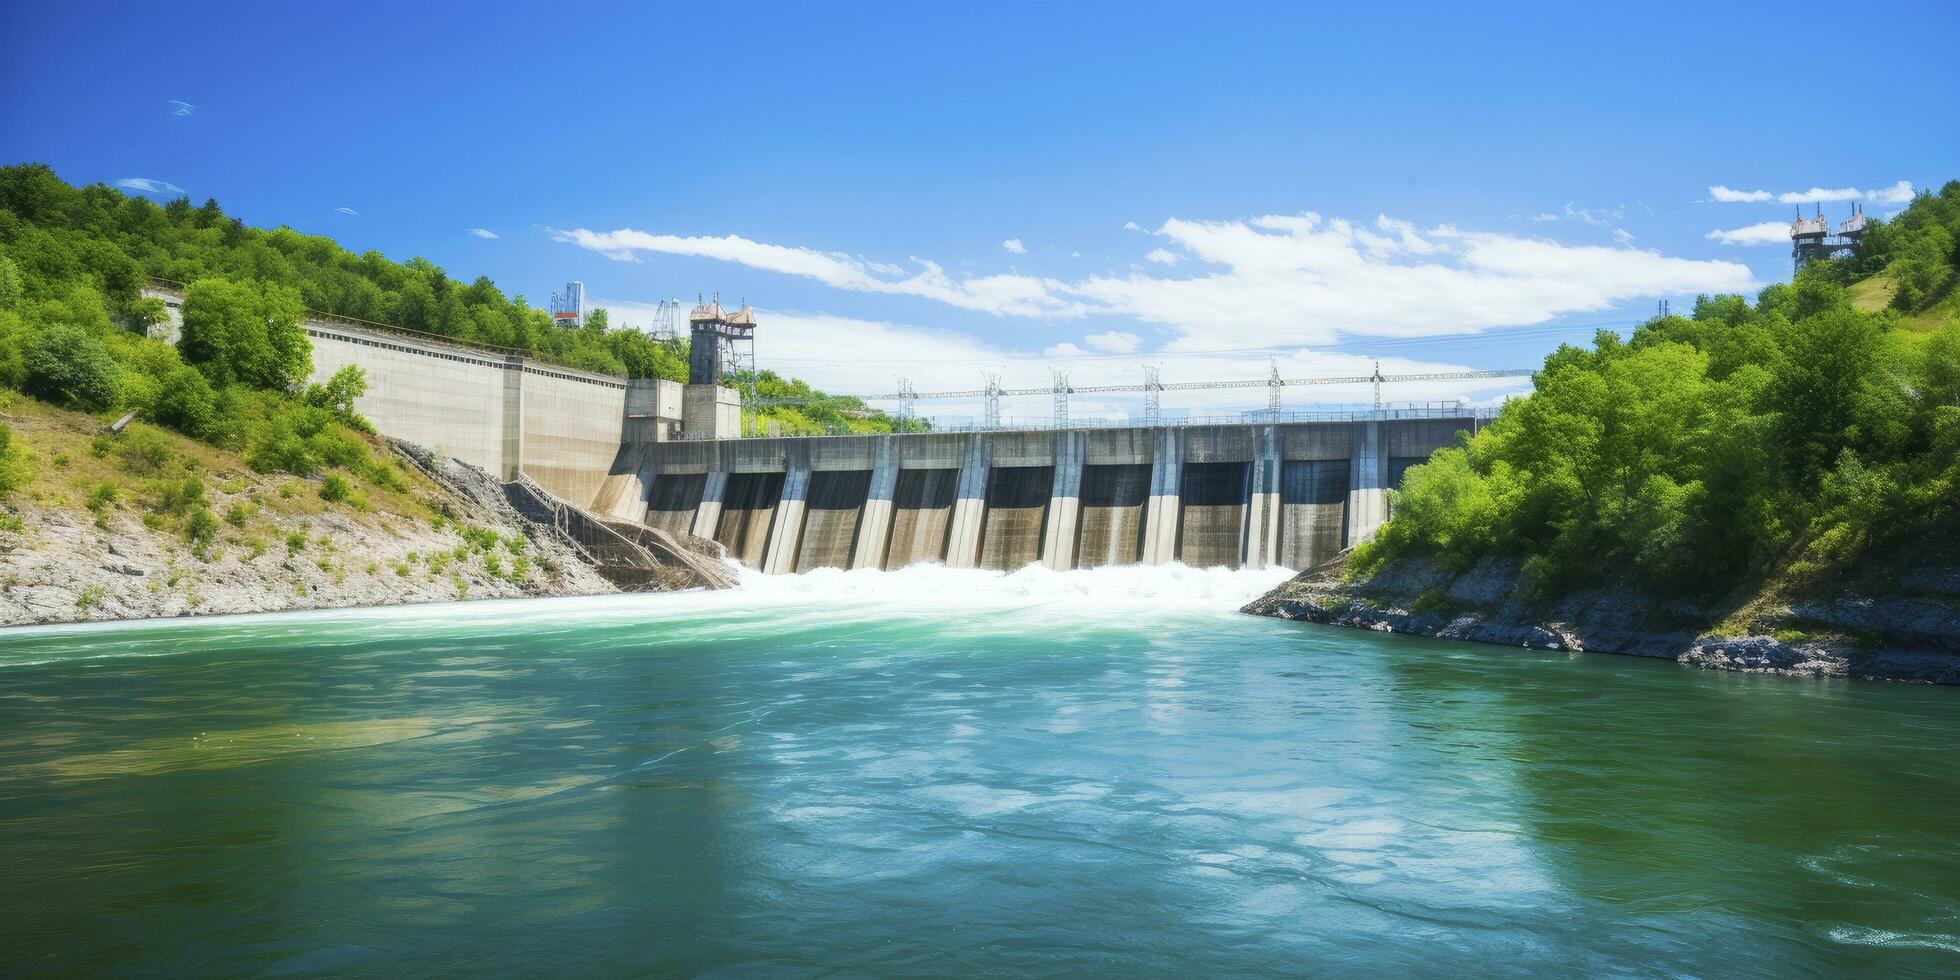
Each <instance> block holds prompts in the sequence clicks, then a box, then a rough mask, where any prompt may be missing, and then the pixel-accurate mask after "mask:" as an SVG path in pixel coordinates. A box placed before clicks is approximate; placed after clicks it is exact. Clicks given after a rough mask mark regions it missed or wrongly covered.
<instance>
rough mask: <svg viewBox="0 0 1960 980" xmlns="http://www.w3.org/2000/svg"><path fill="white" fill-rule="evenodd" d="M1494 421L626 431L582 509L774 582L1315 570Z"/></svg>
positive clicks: (1444, 416)
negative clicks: (838, 575)
mask: <svg viewBox="0 0 1960 980" xmlns="http://www.w3.org/2000/svg"><path fill="white" fill-rule="evenodd" d="M1484 420H1485V416H1484V415H1481V414H1479V413H1477V412H1475V411H1472V410H1469V409H1461V410H1457V411H1448V410H1441V409H1410V410H1404V409H1385V410H1377V411H1374V412H1360V413H1354V415H1353V416H1351V417H1349V418H1345V419H1330V420H1327V421H1307V422H1278V423H1267V422H1247V423H1243V424H1226V425H1197V426H1189V427H1172V426H1137V427H1129V428H1089V429H1058V430H1021V431H1016V430H1002V431H991V432H971V433H964V432H963V433H945V432H924V433H895V434H890V435H865V436H802V437H780V438H760V439H723V440H679V441H661V442H654V443H627V444H625V445H622V446H621V447H620V450H619V453H618V455H617V457H616V458H615V461H614V465H613V468H612V471H611V473H610V474H609V475H608V476H607V477H606V478H605V480H604V482H603V484H602V486H601V488H600V490H599V492H598V493H597V494H596V495H595V497H594V498H593V501H592V503H591V506H592V507H593V509H594V510H595V511H596V512H598V513H599V515H600V516H601V517H604V518H607V519H610V520H615V521H625V522H630V523H640V524H645V525H647V526H650V527H657V528H661V529H663V530H666V531H668V532H670V533H691V534H693V535H696V536H698V537H703V538H712V539H714V540H715V541H717V542H719V543H720V544H721V545H722V546H723V547H724V548H726V549H727V552H728V554H729V556H730V557H731V558H733V559H735V560H737V561H739V562H741V563H742V564H744V565H747V566H749V567H751V568H754V569H757V570H759V571H762V572H764V573H767V574H790V573H797V572H807V571H810V570H813V569H817V568H839V569H858V568H877V569H886V570H892V569H898V568H903V567H906V566H908V565H916V564H925V563H943V564H945V565H947V566H950V567H953V568H986V569H995V570H1012V569H1016V568H1021V567H1024V566H1027V565H1034V564H1040V565H1043V566H1046V567H1048V568H1052V569H1055V570H1058V571H1065V570H1069V569H1075V568H1098V567H1104V566H1119V565H1164V564H1169V563H1172V562H1182V563H1184V564H1187V565H1193V566H1197V567H1225V568H1266V567H1275V566H1283V567H1287V568H1306V567H1311V566H1313V565H1317V564H1319V563H1321V562H1324V561H1326V560H1328V559H1330V558H1333V557H1334V556H1335V555H1337V554H1338V553H1340V552H1341V551H1343V550H1345V549H1347V548H1351V547H1353V546H1354V545H1356V544H1358V543H1360V542H1361V541H1364V540H1366V539H1367V538H1368V537H1369V536H1371V535H1372V534H1373V533H1374V532H1375V530H1376V529H1377V528H1379V527H1380V526H1381V524H1382V523H1383V522H1384V521H1386V520H1387V517H1388V492H1389V491H1390V490H1392V489H1394V488H1396V487H1397V486H1399V485H1400V483H1401V478H1402V475H1403V473H1404V472H1405V471H1406V470H1407V469H1408V468H1409V466H1410V465H1413V464H1414V463H1416V462H1420V461H1421V460H1423V459H1426V458H1428V456H1429V454H1430V453H1432V452H1434V451H1435V450H1437V449H1439V448H1442V447H1444V446H1449V445H1453V444H1454V443H1455V442H1456V440H1457V438H1458V435H1459V434H1460V433H1470V432H1474V431H1475V429H1476V428H1477V427H1478V426H1479V425H1481V424H1482V423H1483V421H1484Z"/></svg>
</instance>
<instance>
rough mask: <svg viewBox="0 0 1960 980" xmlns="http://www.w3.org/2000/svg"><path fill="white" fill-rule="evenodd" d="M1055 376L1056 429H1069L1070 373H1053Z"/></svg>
mask: <svg viewBox="0 0 1960 980" xmlns="http://www.w3.org/2000/svg"><path fill="white" fill-rule="evenodd" d="M1050 373H1052V374H1054V376H1055V428H1057V429H1066V428H1068V372H1067V371H1051V372H1050Z"/></svg>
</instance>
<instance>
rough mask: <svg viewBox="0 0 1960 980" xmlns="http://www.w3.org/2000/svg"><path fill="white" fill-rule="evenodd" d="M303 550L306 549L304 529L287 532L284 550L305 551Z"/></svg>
mask: <svg viewBox="0 0 1960 980" xmlns="http://www.w3.org/2000/svg"><path fill="white" fill-rule="evenodd" d="M305 550H306V532H305V531H294V532H292V533H290V534H288V535H286V551H288V552H300V551H305Z"/></svg>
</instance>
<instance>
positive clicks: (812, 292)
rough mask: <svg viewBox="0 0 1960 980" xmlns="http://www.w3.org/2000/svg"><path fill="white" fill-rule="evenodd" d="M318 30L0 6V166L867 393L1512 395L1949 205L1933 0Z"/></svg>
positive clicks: (684, 14)
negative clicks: (1637, 331)
mask: <svg viewBox="0 0 1960 980" xmlns="http://www.w3.org/2000/svg"><path fill="white" fill-rule="evenodd" d="M344 6H348V7H352V8H355V9H349V10H338V9H336V10H333V11H331V12H327V11H322V10H315V9H310V8H308V7H303V6H301V5H293V4H263V3H252V4H208V5H207V4H195V5H183V6H182V8H181V9H167V8H159V7H157V6H155V5H145V6H136V5H128V6H112V7H104V6H100V5H96V4H88V3H62V4H29V3H10V4H8V8H9V9H8V11H7V18H8V20H9V22H10V27H9V31H8V33H9V34H10V39H9V43H8V45H7V48H8V57H7V58H6V59H5V61H4V63H0V160H5V161H7V162H16V161H25V160H35V161H43V162H46V163H49V164H52V165H53V166H54V167H55V168H56V170H57V171H58V172H59V173H60V174H61V175H62V176H63V177H65V178H66V179H68V180H70V181H75V182H90V181H98V180H99V181H109V182H116V181H149V182H154V183H149V184H143V185H141V186H144V187H150V188H154V190H150V191H140V190H133V191H132V192H142V193H150V194H151V195H152V196H155V197H159V198H160V197H164V196H168V195H169V194H171V193H172V191H171V190H170V188H181V189H182V190H183V191H184V192H185V193H188V194H189V195H191V196H192V197H193V198H194V199H197V200H200V201H201V200H202V199H204V198H205V197H207V196H210V197H216V198H217V199H218V200H219V201H220V202H221V203H223V204H224V205H225V207H226V208H227V209H228V210H229V211H231V212H232V213H234V214H237V215H239V216H241V217H243V218H244V219H245V220H247V221H249V222H252V223H255V224H263V225H278V224H287V225H291V226H292V227H294V228H297V229H300V230H302V231H306V232H312V233H320V234H328V235H332V236H334V237H335V238H337V239H339V240H340V241H341V242H342V243H344V244H345V245H347V246H348V247H349V248H353V249H357V250H359V249H368V248H373V249H379V250H381V251H382V252H384V253H386V254H388V255H390V256H391V257H395V258H407V257H409V256H412V255H422V256H426V257H428V258H429V259H431V260H433V261H435V262H436V263H438V264H440V265H442V266H443V267H444V268H445V269H447V270H449V271H450V272H451V273H452V274H453V275H457V276H460V277H464V278H470V277H474V276H476V275H478V274H487V275H489V276H491V277H492V278H494V279H496V280H497V281H498V283H500V284H501V285H503V286H504V287H505V288H506V289H507V290H510V291H514V292H522V293H524V294H525V295H526V296H528V297H530V298H531V299H532V300H533V302H535V303H540V304H541V303H542V302H543V301H544V299H545V298H546V297H547V296H548V295H549V294H550V292H551V291H552V290H553V289H555V288H557V287H558V286H559V285H560V284H562V283H563V282H564V281H565V280H567V279H573V278H577V279H582V280H583V281H585V282H586V284H587V290H588V294H589V295H590V296H591V297H593V298H594V299H595V300H597V301H599V302H601V303H603V304H605V305H609V306H611V307H613V308H614V309H615V311H616V314H623V318H624V319H626V320H629V321H633V320H638V321H642V322H644V320H645V319H646V316H647V314H646V312H645V311H646V308H648V307H650V306H651V304H653V303H655V302H656V301H658V300H660V299H662V298H666V297H670V296H679V297H684V298H686V299H688V300H692V298H693V297H694V296H695V294H696V293H700V292H711V291H716V290H719V291H720V292H721V294H722V296H723V297H724V299H728V300H739V299H742V298H747V299H748V300H750V301H751V302H753V303H755V304H756V305H757V306H758V307H759V308H761V309H762V310H763V311H764V312H765V318H764V320H763V326H762V330H761V332H760V338H761V339H760V342H759V344H758V353H759V357H760V360H761V362H762V364H763V365H764V366H773V367H776V368H778V369H779V370H782V371H784V372H785V373H790V374H797V375H802V376H806V377H809V378H811V379H813V380H815V381H817V382H819V383H821V384H824V385H827V386H830V387H832V388H833V389H852V390H862V389H889V388H890V387H891V386H892V382H893V380H894V379H895V378H898V377H907V378H910V379H912V381H913V383H914V384H915V385H917V386H918V387H919V388H921V389H925V390H930V389H931V388H934V387H961V388H964V387H973V386H977V385H978V384H979V382H980V379H981V376H982V372H985V371H989V370H994V371H999V372H1001V373H1003V374H1004V375H1005V380H1006V381H1007V383H1008V384H1010V385H1013V384H1017V383H1018V384H1043V383H1046V382H1047V380H1048V375H1047V373H1046V371H1047V368H1048V367H1049V366H1058V367H1062V368H1065V369H1067V370H1069V371H1070V372H1071V377H1072V378H1073V380H1074V381H1075V382H1076V383H1079V384H1080V383H1096V382H1103V381H1117V380H1136V379H1138V378H1140V376H1141V375H1140V367H1141V365H1144V364H1159V365H1162V366H1163V371H1164V377H1165V380H1167V381H1170V380H1197V379H1200V378H1206V377H1250V376H1262V375H1264V374H1265V372H1266V366H1267V361H1268V358H1272V357H1276V358H1278V359H1279V360H1280V361H1281V363H1282V366H1283V370H1284V372H1285V373H1286V374H1288V375H1311V374H1345V373H1349V372H1351V371H1354V370H1356V369H1361V370H1364V371H1365V367H1366V365H1368V364H1370V363H1372V360H1373V359H1374V358H1375V357H1380V358H1381V359H1382V361H1383V363H1384V367H1385V369H1388V370H1397V369H1400V370H1414V369H1419V368H1420V369H1427V368H1439V367H1455V366H1462V367H1477V368H1490V367H1514V366H1531V365H1533V364H1535V363H1536V362H1537V361H1538V360H1539V359H1540V358H1541V357H1542V356H1543V354H1544V353H1545V351H1546V350H1548V349H1550V348H1551V347H1552V346H1554V345H1556V343H1558V342H1559V341H1560V340H1562V339H1576V338H1582V337H1585V336H1587V335H1588V334H1589V331H1590V327H1591V326H1592V325H1595V324H1604V325H1611V326H1619V327H1622V328H1624V327H1625V326H1627V325H1629V324H1630V323H1631V322H1633V321H1636V320H1637V319H1639V318H1641V317H1644V316H1646V315H1648V314H1649V313H1650V312H1651V311H1652V310H1653V309H1654V306H1655V304H1656V302H1657V301H1658V300H1660V299H1662V298H1668V299H1672V300H1674V301H1675V302H1676V303H1677V304H1685V303H1686V302H1687V301H1689V300H1690V299H1691V298H1692V296H1693V295H1694V294H1695V293H1696V292H1700V291H1706V290H1726V289H1746V288H1752V287H1754V286H1757V285H1760V284H1763V283H1768V282H1773V281H1777V280H1779V279H1783V278H1787V276H1788V273H1789V257H1788V247H1787V244H1786V243H1785V242H1784V241H1783V240H1781V239H1779V238H1778V237H1777V233H1776V231H1775V229H1774V228H1773V227H1771V228H1766V229H1761V228H1759V230H1757V231H1755V232H1753V233H1751V232H1747V231H1745V230H1746V229H1750V228H1751V227H1752V226H1762V225H1764V223H1767V222H1783V221H1787V220H1788V217H1789V215H1790V214H1791V212H1792V210H1793V205H1792V204H1789V203H1783V202H1782V201H1780V200H1779V198H1780V197H1782V196H1785V195H1794V196H1804V197H1818V196H1821V197H1828V198H1844V197H1846V196H1848V195H1849V194H1856V195H1857V196H1858V198H1859V199H1860V201H1861V203H1863V205H1864V206H1865V207H1866V208H1867V210H1869V211H1871V212H1873V213H1876V214H1884V213H1887V212H1890V211H1894V210H1897V209H1898V208H1899V207H1901V206H1902V205H1901V204H1900V203H1898V196H1899V191H1898V184H1899V182H1900V181H1905V182H1907V184H1908V185H1909V186H1910V187H1914V188H1923V187H1928V186H1931V187H1937V186H1938V185H1939V184H1940V183H1941V182H1943V181H1945V180H1947V179H1950V178H1954V177H1960V112H1956V110H1955V106H1956V105H1960V59H1956V58H1955V57H1954V52H1953V39H1954V38H1955V37H1960V6H1956V5H1955V4H1953V3H1951V2H1942V3H1928V4H1919V5H1911V4H1906V5H1886V4H1866V5H1847V4H1843V3H1839V4H1833V5H1828V6H1827V5H1810V4H1802V3H1778V4H1761V5H1715V4H1707V3H1701V4H1694V5H1686V4H1682V5H1669V4H1643V5H1623V6H1625V7H1626V9H1620V10H1604V9H1593V8H1597V7H1601V6H1603V5H1584V6H1583V7H1582V8H1581V7H1575V8H1574V9H1565V8H1561V7H1550V6H1546V7H1522V6H1519V7H1508V8H1506V9H1502V10H1492V9H1486V6H1485V5H1461V4H1448V5H1435V6H1426V7H1408V8H1399V9H1387V8H1388V7H1389V6H1390V5H1353V6H1351V7H1350V8H1347V9H1340V10H1329V9H1314V8H1313V7H1312V6H1310V5H1305V4H1202V5H1198V4H1187V5H1179V4H1087V3H1081V4H1067V5H1059V4H1058V5H1052V6H1037V5H1032V4H912V5H889V6H887V5H872V4H861V5H844V4H832V5H813V4H758V5H754V6H751V7H745V8H743V9H708V8H711V7H721V6H732V5H674V6H663V7H659V8H647V7H642V6H638V5H634V6H627V5H619V6H612V5H590V6H588V5H578V4H557V5H548V6H546V5H539V6H527V7H523V8H499V9H491V10H484V9H480V8H479V7H477V6H475V5H453V6H446V5H435V4H403V5H386V6H384V5H378V4H376V5H370V4H358V5H344ZM1636 7H1637V9H1636ZM1813 80H1814V81H1813ZM171 100H177V101H175V102H173V101H171ZM1714 187H1721V188H1726V189H1728V190H1729V191H1734V192H1739V193H1738V194H1724V195H1723V196H1747V197H1755V196H1758V192H1761V194H1763V195H1767V197H1768V198H1769V199H1768V200H1747V201H1717V200H1714V199H1713V192H1712V191H1711V188H1714ZM1813 188H1817V189H1822V190H1824V191H1828V192H1837V193H1826V194H1822V195H1810V194H1806V193H1805V192H1808V191H1810V190H1811V189H1813ZM1803 206H1804V207H1805V208H1806V209H1808V208H1810V207H1811V206H1812V205H1809V204H1805V205H1803ZM1824 207H1825V211H1826V213H1827V214H1830V215H1833V216H1842V214H1843V213H1844V212H1846V211H1847V210H1848V209H1849V207H1850V204H1849V203H1848V201H1845V200H1841V199H1834V200H1831V201H1830V202H1829V203H1826V204H1825V205H1824ZM340 209H344V210H340ZM349 212H352V213H349ZM470 229H482V230H484V231H486V232H489V233H491V234H494V235H495V236H496V237H494V238H488V237H481V236H479V235H477V234H473V233H472V232H471V231H470ZM1715 232H1731V233H1739V234H1738V235H1732V236H1731V237H1732V238H1739V239H1740V240H1743V241H1747V240H1749V239H1751V238H1752V237H1753V238H1756V239H1762V240H1765V241H1767V242H1768V244H1763V245H1749V244H1739V243H1736V242H1735V241H1724V240H1721V239H1720V238H1719V237H1718V238H1711V237H1709V236H1710V235H1711V233H1715ZM617 318H618V316H617V315H616V319H617ZM1514 387H1515V386H1512V385H1505V384H1491V383H1484V384H1481V385H1465V384H1437V385H1408V386H1403V387H1401V388H1399V389H1395V390H1392V391H1391V397H1400V398H1429V397H1446V396H1455V395H1459V394H1460V395H1465V396H1468V397H1471V398H1473V399H1487V398H1491V397H1495V396H1497V395H1499V394H1501V393H1503V392H1504V391H1507V390H1511V389H1513V388H1514ZM1293 394H1294V393H1291V392H1289V404H1298V405H1300V407H1304V401H1305V396H1304V395H1302V396H1301V397H1300V398H1299V399H1294V398H1293V397H1292V395H1293ZM1364 396H1365V392H1362V391H1360V390H1346V389H1331V388H1330V389H1320V390H1318V391H1316V392H1315V393H1314V398H1315V400H1327V399H1333V400H1354V399H1358V398H1361V397H1364ZM1260 398H1261V396H1260V395H1259V394H1258V393H1254V394H1253V396H1251V400H1253V401H1257V400H1259V399H1260ZM1194 399H1195V400H1192V401H1191V405H1192V407H1193V409H1194V410H1197V411H1211V410H1229V409H1231V408H1235V407H1240V404H1239V403H1244V402H1247V401H1248V398H1247V396H1245V395H1219V396H1207V397H1206V398H1196V397H1195V396H1194ZM1130 407H1132V406H1130V405H1129V404H1128V403H1126V402H1124V401H1123V400H1122V399H1112V400H1110V401H1109V402H1107V403H1089V402H1085V403H1083V404H1082V405H1081V406H1079V407H1078V412H1084V411H1086V412H1091V413H1093V412H1094V411H1097V410H1099V409H1106V410H1107V411H1109V412H1111V413H1121V412H1123V411H1126V410H1128V409H1129V408H1130ZM1008 411H1009V414H1010V415H1013V414H1029V415H1034V414H1042V413H1045V411H1046V406H1045V404H1032V403H1030V404H1028V405H1024V406H1023V405H1010V406H1009V409H1008Z"/></svg>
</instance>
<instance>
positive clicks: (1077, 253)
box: [1068, 252, 1082, 259]
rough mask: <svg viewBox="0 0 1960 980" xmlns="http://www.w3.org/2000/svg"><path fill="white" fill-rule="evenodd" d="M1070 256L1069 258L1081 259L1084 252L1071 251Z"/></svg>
mask: <svg viewBox="0 0 1960 980" xmlns="http://www.w3.org/2000/svg"><path fill="white" fill-rule="evenodd" d="M1068 257H1069V258H1071V259H1079V258H1081V257H1082V253H1081V252H1070V253H1068Z"/></svg>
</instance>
